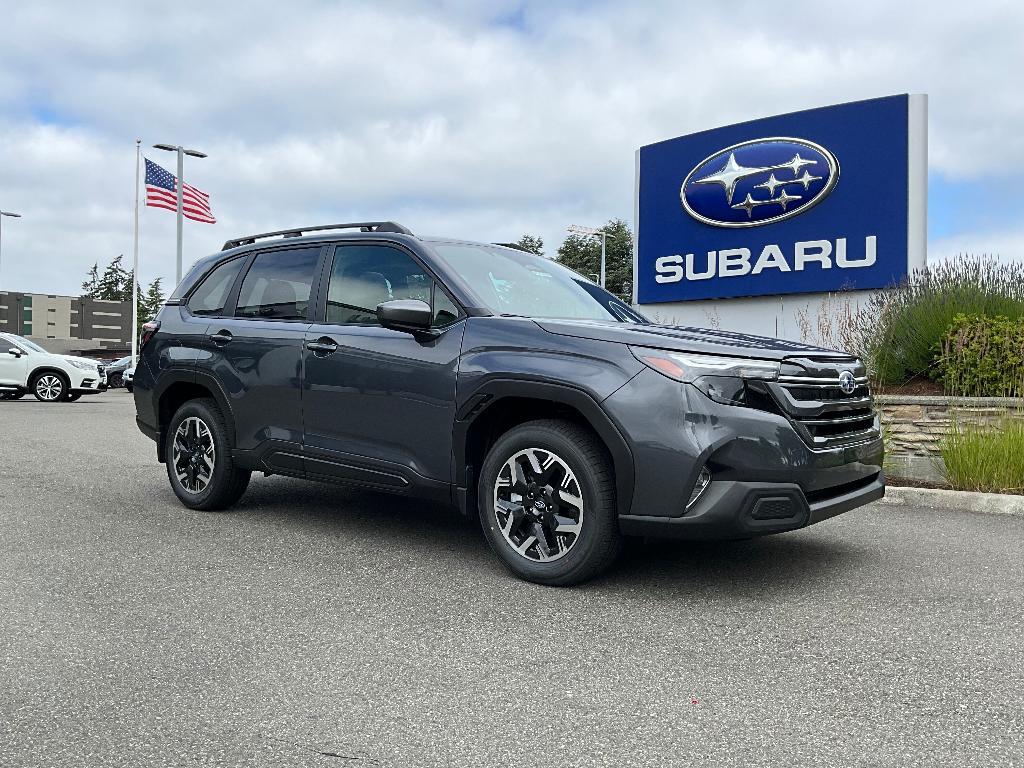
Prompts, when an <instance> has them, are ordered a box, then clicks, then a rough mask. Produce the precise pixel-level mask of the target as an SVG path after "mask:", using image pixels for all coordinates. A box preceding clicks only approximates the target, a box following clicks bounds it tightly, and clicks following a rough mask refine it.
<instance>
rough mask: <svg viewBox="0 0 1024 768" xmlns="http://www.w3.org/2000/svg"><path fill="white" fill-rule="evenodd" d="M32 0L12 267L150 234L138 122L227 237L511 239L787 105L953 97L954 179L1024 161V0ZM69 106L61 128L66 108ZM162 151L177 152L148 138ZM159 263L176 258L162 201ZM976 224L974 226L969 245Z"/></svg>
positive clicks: (199, 245)
mask: <svg viewBox="0 0 1024 768" xmlns="http://www.w3.org/2000/svg"><path fill="white" fill-rule="evenodd" d="M175 8H176V9H177V10H176V11H173V12H172V11H168V12H166V13H163V14H160V15H155V14H153V12H152V7H151V6H148V5H146V4H143V3H134V4H114V3H107V4H104V3H88V4H82V3H75V4H65V3H54V2H33V3H20V4H16V5H13V6H12V7H11V8H8V9H5V13H4V46H3V48H2V49H0V204H2V205H4V206H7V207H10V208H13V209H14V210H19V211H20V212H21V213H24V214H25V218H24V219H23V220H21V221H18V222H13V223H10V225H9V226H6V227H5V228H4V245H5V247H4V254H5V258H4V262H5V263H4V266H3V271H2V274H0V287H8V286H9V287H16V288H19V289H23V290H26V289H30V290H45V291H51V292H52V291H61V292H74V291H75V290H77V287H78V284H79V283H80V282H81V279H82V277H83V276H84V272H85V270H86V269H87V268H88V266H89V265H91V264H92V263H93V262H94V261H96V260H99V261H101V262H104V261H106V260H108V259H109V258H110V257H111V256H113V255H116V254H117V253H121V252H124V253H126V254H127V253H128V252H129V251H130V248H131V229H130V221H131V195H132V187H131V178H132V171H133V162H134V161H133V149H134V139H135V137H136V136H142V137H143V138H144V139H145V143H146V145H147V146H148V145H149V144H151V143H153V142H154V141H174V142H179V141H180V142H182V143H184V144H187V145H193V146H196V147H198V148H200V149H203V150H204V151H206V152H208V153H209V154H210V158H209V159H207V160H199V161H193V160H190V161H189V162H188V169H187V172H186V177H187V178H188V179H190V180H191V181H193V182H194V183H195V184H196V185H198V186H200V187H201V188H203V189H206V190H207V191H209V192H210V193H211V194H212V196H213V205H214V210H215V211H216V213H217V214H218V216H219V218H220V220H221V223H219V224H218V225H215V226H212V227H211V226H204V225H199V224H194V223H187V224H186V253H187V255H188V257H190V258H196V257H198V256H200V255H203V254H205V253H207V252H209V251H211V250H215V249H216V248H217V247H218V246H219V245H220V243H222V242H223V241H224V240H225V239H227V238H228V237H231V236H235V235H238V234H243V233H246V232H250V231H261V230H268V229H274V228H279V227H285V226H291V225H297V224H302V223H312V222H322V221H327V220H344V219H347V218H354V219H357V218H377V217H385V218H394V219H397V220H399V221H403V222H404V223H407V224H408V225H410V226H411V227H412V228H413V229H414V231H423V232H430V233H446V234H455V235H460V236H466V237H474V238H480V239H486V240H507V239H512V238H515V237H518V236H519V235H520V234H522V233H524V232H532V233H537V234H541V235H542V236H543V237H544V238H545V240H546V242H547V243H548V245H549V248H550V249H551V250H554V248H555V247H557V244H558V242H559V241H560V240H561V237H562V235H563V232H564V226H565V225H566V224H570V223H584V224H593V223H600V222H603V221H605V220H607V219H608V218H612V217H622V218H626V219H629V218H630V217H631V214H632V185H633V179H632V174H633V150H634V149H635V148H636V147H637V146H639V145H640V144H645V143H649V142H651V141H656V140H659V139H663V138H667V137H670V136H674V135H679V134H682V133H686V132H689V131H694V130H700V129H703V128H708V127H713V126H716V125H721V124H724V123H728V122H732V121H735V120H741V119H747V118H751V117H757V116H761V115H766V114H772V113H776V112H781V111H789V110H794V109H802V108H806V107H811V106H816V105H820V104H827V103H832V102H838V101H846V100H852V99H858V98H866V97H870V96H875V95H882V94H888V93H899V92H907V91H910V92H928V93H930V95H931V118H932V119H931V162H932V167H933V169H934V170H936V171H940V172H942V173H943V174H944V175H945V176H947V177H949V178H953V179H956V178H978V177H983V176H984V175H986V174H992V173H996V174H1001V175H1004V176H1005V175H1009V174H1020V173H1021V172H1024V134H1022V132H1021V131H1020V130H1019V128H1020V126H1021V125H1022V123H1024V120H1022V118H1024V102H1021V100H1020V99H1018V98H1017V97H1016V94H1017V92H1018V90H1019V89H1018V86H1017V78H1018V73H1019V72H1020V71H1021V70H1022V69H1024V46H1021V45H1020V40H1021V39H1022V32H1024V7H1021V6H1019V4H1013V3H1009V2H999V3H997V2H975V3H972V4H970V5H961V6H958V7H952V6H950V5H949V4H941V5H940V4H935V3H904V4H893V3H883V2H868V3H858V4H856V5H851V4H841V5H840V4H828V5H825V4H821V3H810V2H806V3H791V4H788V5H786V6H778V5H775V4H765V3H757V2H734V3H731V4H727V5H721V4H699V3H679V2H668V0H666V1H665V2H637V3H632V4H629V5H628V6H624V4H617V3H582V2H568V3H550V2H539V1H537V2H528V3H525V4H523V3H516V2H512V1H511V0H503V2H500V3H478V2H471V1H470V0H447V1H445V2H437V3H421V2H412V1H411V0H409V1H406V2H350V3H343V4H335V3H330V4H328V3H320V2H313V1H312V0H297V1H296V2H289V3H271V2H263V3H252V2H246V3H241V2H238V3H216V4H214V3H207V4H199V3H185V4H184V5H182V4H179V5H176V6H175ZM48 121H49V122H56V123H57V124H58V125H63V126H64V127H54V126H53V125H46V124H45V123H46V122H48ZM148 154H149V155H150V157H151V158H152V159H154V160H157V161H158V162H160V160H161V157H160V156H161V155H163V158H164V159H165V161H166V164H168V165H170V161H171V159H172V158H171V157H170V156H169V155H166V154H164V153H160V152H156V151H153V150H150V151H149V152H148ZM143 224H144V228H143V243H142V252H143V262H142V264H143V266H142V270H141V271H142V275H143V277H144V278H149V277H152V276H155V275H157V274H161V275H164V276H165V277H171V276H172V275H173V266H172V263H173V252H174V242H173V232H174V227H173V216H172V215H171V214H170V213H168V212H165V211H156V210H152V209H150V210H145V211H144V212H143ZM972 247H975V246H972Z"/></svg>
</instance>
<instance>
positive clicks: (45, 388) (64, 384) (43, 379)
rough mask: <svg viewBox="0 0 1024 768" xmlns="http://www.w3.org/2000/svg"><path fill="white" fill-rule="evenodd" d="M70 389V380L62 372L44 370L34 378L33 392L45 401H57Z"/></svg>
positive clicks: (37, 398) (37, 397)
mask: <svg viewBox="0 0 1024 768" xmlns="http://www.w3.org/2000/svg"><path fill="white" fill-rule="evenodd" d="M67 391H68V380H67V379H66V378H65V377H64V375H63V374H60V373H51V372H50V371H44V372H42V373H37V374H36V375H35V376H34V377H33V378H32V394H33V395H35V396H36V400H40V401H42V402H44V403H56V402H58V401H59V400H61V399H63V398H64V395H65V394H66V393H67Z"/></svg>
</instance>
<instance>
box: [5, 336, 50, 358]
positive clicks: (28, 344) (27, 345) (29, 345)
mask: <svg viewBox="0 0 1024 768" xmlns="http://www.w3.org/2000/svg"><path fill="white" fill-rule="evenodd" d="M6 338H8V339H10V340H11V341H13V342H14V343H15V344H17V345H18V346H19V347H22V348H24V349H31V350H32V351H33V352H42V353H43V354H44V355H46V354H49V353H48V352H47V351H46V350H45V349H43V348H42V347H40V346H39V345H38V344H36V343H35V342H32V341H29V340H28V339H26V338H23V337H21V336H15V335H14V334H13V333H8V334H7V336H6Z"/></svg>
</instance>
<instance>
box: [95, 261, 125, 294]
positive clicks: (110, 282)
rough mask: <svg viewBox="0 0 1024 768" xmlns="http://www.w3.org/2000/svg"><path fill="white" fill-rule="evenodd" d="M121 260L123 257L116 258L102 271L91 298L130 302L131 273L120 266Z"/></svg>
mask: <svg viewBox="0 0 1024 768" xmlns="http://www.w3.org/2000/svg"><path fill="white" fill-rule="evenodd" d="M123 259H124V256H123V255H121V256H118V257H117V258H115V259H114V260H113V261H111V262H110V264H108V265H107V268H106V269H105V270H103V276H102V277H101V278H100V280H99V284H98V285H97V287H96V292H95V293H94V294H92V295H93V298H96V299H106V300H108V301H131V300H132V273H131V272H129V271H128V270H126V269H125V268H124V267H123V266H122V265H121V262H122V260H123Z"/></svg>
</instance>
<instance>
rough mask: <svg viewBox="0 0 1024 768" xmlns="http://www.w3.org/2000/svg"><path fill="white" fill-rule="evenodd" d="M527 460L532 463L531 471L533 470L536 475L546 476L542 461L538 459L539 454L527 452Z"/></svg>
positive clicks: (532, 451)
mask: <svg viewBox="0 0 1024 768" xmlns="http://www.w3.org/2000/svg"><path fill="white" fill-rule="evenodd" d="M526 458H527V459H529V461H530V469H532V470H533V474H534V475H538V476H539V475H542V474H544V468H543V467H541V465H540V460H539V459H538V458H537V452H536V451H534V450H533V449H530V450H528V451H527V452H526Z"/></svg>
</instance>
